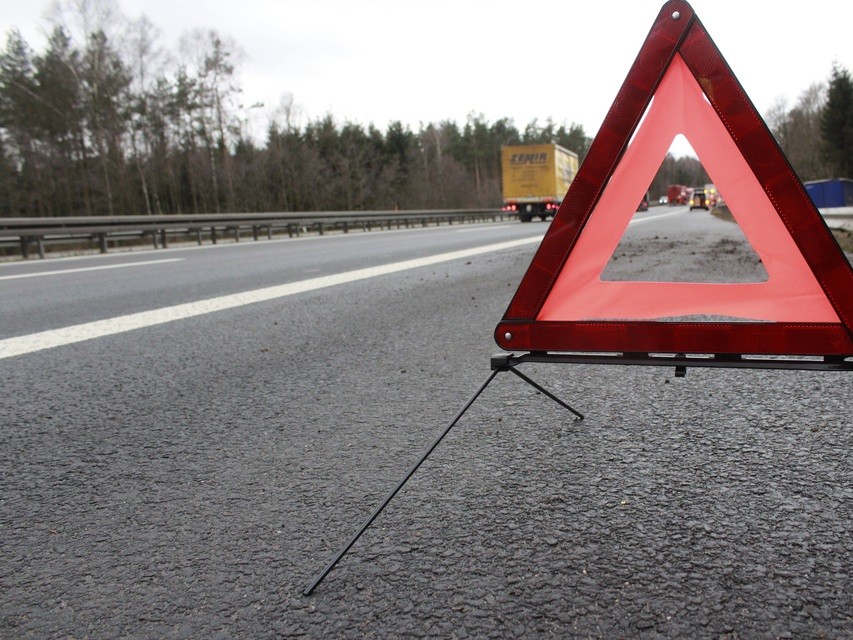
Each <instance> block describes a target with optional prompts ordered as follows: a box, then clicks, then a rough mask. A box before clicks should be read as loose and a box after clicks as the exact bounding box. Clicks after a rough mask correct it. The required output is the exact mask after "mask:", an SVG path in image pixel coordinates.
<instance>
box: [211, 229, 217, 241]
mask: <svg viewBox="0 0 853 640" xmlns="http://www.w3.org/2000/svg"><path fill="white" fill-rule="evenodd" d="M210 241H211V242H212V243H213V244H216V227H210Z"/></svg>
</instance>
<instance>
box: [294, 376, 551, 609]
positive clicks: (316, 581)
mask: <svg viewBox="0 0 853 640" xmlns="http://www.w3.org/2000/svg"><path fill="white" fill-rule="evenodd" d="M502 370H503V369H493V370H492V371H491V372H490V373H489V376H488V378H486V380H485V381H484V382H483V383H482V384H481V385H480V387H479V388H478V389H477V391H476V392H474V395H472V396H471V398H470V399H469V400H468V402H466V403H465V406H464V407H462V409H461V410H460V411H459V413H457V414H456V417H455V418H453V420H452V422H451V423H450V424H449V425H447V428H446V429H445V430H444V431H443V432H442V433H441V435H439V436H438V437H437V438H436V439H435V440H434V441H433V443H432V444H431V445H430V446H429V447H428V448H427V450H426V451H424V453H423V454H422V455H421V457H420V459H419V460H418V461H417V462H416V463H415V464H414V465H412V467H411V468H410V469H409V470H408V471H407V472H406V475H405V476H403V478H402V479H401V480H400V481H399V482H398V483H397V486H396V487H394V489H393V490H392V491H391V493H389V494H388V495H387V496H386V497H385V499H384V500H383V501H382V504H380V505H379V506H378V507H377V508H376V509H375V510H374V511H373V513H371V514H370V516H369V517H368V518H367V520H365V521H364V524H362V525H361V527H360V528H359V530H358V531H356V532H355V534H354V535H353V536H352V537H351V538H350V539H349V540H348V541H347V543H346V544H345V545H344V546H343V547H342V548H341V550H340V551H339V552H338V554H337V555H336V556H335V557H334V558H333V559H332V561H331V562H329V564H327V565H326V567H325V568H324V569H323V570H322V571H321V572H320V573H319V574H318V575H317V577H316V578H315V579H314V581H313V582H312V583H311V585H310V586H309V587H308V588H307V589H305V591H303V592H302V593H303V595H306V596H310V595H311V593H312V592H313V591H314V589H316V588H317V586H318V585H319V584H320V583H321V582H322V581H323V580H324V579H325V577H326V576H327V575H329V573H330V572H331V571H332V569H334V568H335V565H337V564H338V562H340V560H341V558H343V557H344V555H346V552H347V551H349V550H350V547H352V546H353V545H354V544H355V543H356V541H357V540H358V539H359V538H360V537H361V534H363V533H364V532H365V531H366V530H367V528H368V527H369V526H370V525H371V524H372V523H373V521H374V520H376V518H377V517H378V516H379V514H380V513H382V511H383V510H384V509H385V507H387V506H388V503H389V502H391V500H392V499H393V498H394V496H396V495H397V493H398V492H399V491H400V489H402V488H403V485H405V484H406V482H408V481H409V478H411V477H412V476H413V475H414V473H415V471H417V470H418V468H419V467H420V466H421V465H422V464H423V463H424V461H425V460H426V459H427V458H428V457H429V455H430V454H431V453H432V452H433V451H434V450H435V448H436V447H437V446H438V445H439V444H440V443H441V441H442V440H444V437H445V436H446V435H447V434H448V433H450V430H451V429H452V428H453V427H454V426H455V425H456V423H457V422H459V420H460V419H461V418H462V416H463V415H465V412H466V411H468V409H469V408H470V407H471V405H472V404H474V401H475V400H476V399H477V398H479V397H480V394H481V393H483V391H485V389H486V387H488V386H489V383H491V381H492V380H494V379H495V376H496V375H498V373H500V372H501V371H502ZM546 393H547V392H546ZM558 402H559V400H558ZM561 404H562V403H561Z"/></svg>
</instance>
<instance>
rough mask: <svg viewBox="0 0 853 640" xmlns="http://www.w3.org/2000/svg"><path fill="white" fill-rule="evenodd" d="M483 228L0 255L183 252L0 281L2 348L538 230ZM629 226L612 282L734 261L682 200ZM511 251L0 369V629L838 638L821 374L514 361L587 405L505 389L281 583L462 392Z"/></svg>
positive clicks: (508, 383)
mask: <svg viewBox="0 0 853 640" xmlns="http://www.w3.org/2000/svg"><path fill="white" fill-rule="evenodd" d="M656 213H669V211H666V212H664V211H659V210H658V211H655V210H652V211H650V212H648V215H649V216H651V215H654V214H656ZM673 213H674V212H673ZM658 224H659V225H660V226H657V227H655V226H654V225H658ZM486 227H488V225H487V226H484V227H483V228H482V231H481V230H479V229H474V228H473V227H460V228H458V229H447V228H442V229H441V233H440V234H436V235H433V233H434V232H435V231H438V230H428V231H417V232H414V231H413V232H408V233H406V232H400V233H396V232H394V233H386V234H384V235H379V234H376V235H375V237H374V239H373V240H371V242H376V243H377V244H376V245H375V246H374V249H373V251H375V252H389V253H388V255H380V256H378V257H376V256H374V257H371V255H370V254H371V252H370V251H367V250H366V246H367V245H360V248H354V249H352V252H350V250H349V249H347V248H346V247H347V246H348V245H349V244H350V243H354V244H356V243H359V242H367V241H368V240H369V238H368V235H364V236H356V235H353V236H352V237H351V238H341V239H338V238H328V239H326V238H322V239H317V240H311V241H299V242H294V243H292V244H288V243H287V242H282V243H267V242H259V243H245V245H244V244H242V243H241V244H240V245H239V246H217V247H216V248H214V249H202V250H193V251H190V250H175V251H172V250H169V251H159V252H148V253H146V254H140V255H136V254H134V255H130V254H122V255H116V256H108V257H107V258H100V257H96V258H80V259H75V260H69V261H61V262H60V261H49V262H48V263H42V262H39V263H35V262H33V263H28V264H25V265H4V266H3V267H2V269H0V275H11V274H15V273H21V272H24V271H28V272H35V271H37V270H39V269H42V270H55V269H58V268H62V267H63V266H67V267H73V268H75V269H76V268H85V267H89V266H98V265H106V264H112V263H116V264H117V263H125V262H134V261H140V262H142V261H150V260H153V259H171V258H181V261H180V262H173V263H163V264H149V265H146V266H138V267H123V268H121V269H117V270H114V271H110V270H99V271H79V272H76V273H69V274H66V275H63V276H60V275H49V276H48V275H45V276H39V277H33V278H30V279H25V278H18V279H7V280H0V292H2V295H3V298H2V299H3V301H4V303H3V314H4V324H5V321H6V320H9V319H14V322H15V323H17V325H18V326H17V328H16V329H15V330H14V331H10V332H9V333H7V334H5V335H6V336H10V335H17V336H20V335H22V333H26V332H27V331H29V330H30V329H28V325H27V318H26V317H25V316H26V315H27V314H33V315H39V314H44V315H46V316H48V317H47V318H41V317H39V318H36V317H33V318H32V323H33V324H32V326H33V327H39V328H40V329H54V328H57V327H62V326H66V324H65V323H70V322H86V321H90V320H94V319H103V318H109V317H114V316H117V315H121V314H126V313H129V312H134V311H141V310H150V309H154V308H160V307H163V306H168V305H176V304H183V303H187V302H190V301H193V300H198V299H203V298H209V297H211V296H220V295H231V294H235V293H239V292H245V291H250V290H254V289H255V288H257V287H258V286H276V285H281V284H287V283H288V282H290V283H292V282H297V281H303V280H306V279H310V278H314V277H318V276H324V275H330V274H331V273H338V272H340V271H346V270H352V269H354V268H356V269H357V268H363V267H365V266H368V265H376V264H387V263H388V262H394V261H399V260H401V259H406V258H408V257H410V255H412V252H414V253H417V252H420V254H419V255H421V256H423V255H428V254H434V253H436V252H442V251H445V250H446V249H448V248H449V249H452V250H458V249H460V248H471V247H475V246H482V245H483V244H492V243H496V242H504V241H508V240H512V239H519V238H523V237H525V236H528V237H532V236H534V235H536V234H538V233H541V232H542V231H543V230H544V228H545V226H544V225H543V224H541V223H531V224H530V225H522V224H520V223H517V224H512V225H495V227H494V228H489V229H487V228H486ZM696 229H702V230H703V231H702V233H701V234H699V235H701V237H702V239H703V243H704V244H703V243H699V244H697V243H696V242H695V241H696V235H697V234H696ZM445 234H446V235H445ZM431 235H433V237H432V241H433V242H434V245H433V246H430V242H429V236H431ZM415 236H417V237H415ZM720 239H726V240H727V242H726V244H725V245H724V246H725V248H726V252H724V253H722V254H720V253H719V252H715V251H714V248H715V246H716V245H717V242H718V240H720ZM422 240H423V241H424V242H425V245H424V246H421V245H420V244H419V243H420V242H421V241H422ZM435 241H437V242H435ZM626 241H627V244H625V245H624V246H622V247H621V248H620V249H619V250H618V252H617V253H618V255H619V259H618V260H617V261H616V262H617V263H618V267H619V271H617V272H616V273H617V275H620V274H621V275H620V277H622V276H625V274H630V273H635V272H641V271H643V270H644V268H643V267H644V265H646V266H648V267H652V268H653V269H655V270H657V272H658V273H660V274H661V277H664V276H666V273H667V270H670V272H672V273H675V272H678V273H682V272H683V271H684V270H688V269H691V268H695V269H696V270H697V271H704V272H709V271H710V272H711V275H713V276H714V277H721V274H723V273H724V271H725V269H724V267H727V266H732V265H735V266H738V265H740V266H748V265H749V262H748V260H747V258H748V256H749V252H748V251H746V250H742V249H738V248H737V247H736V246H734V245H732V244H730V243H735V244H737V235H736V234H734V233H733V229H732V226H731V225H728V223H725V222H722V221H719V220H716V219H714V218H712V217H711V216H709V215H706V214H705V213H704V212H691V213H690V214H689V215H688V214H686V213H685V214H684V215H673V216H669V217H665V218H659V219H657V220H655V221H651V220H650V221H649V222H648V223H640V224H635V225H633V226H632V227H631V228H630V231H629V236H628V237H627V238H626ZM644 242H645V243H654V244H652V248H653V255H651V256H645V257H643V256H641V255H640V254H639V253H640V252H639V251H638V249H639V245H641V244H642V243H644ZM407 243H412V244H411V245H409V246H408V247H407V248H401V249H399V250H398V248H397V245H400V246H401V247H405V245H406V244H407ZM264 245H267V246H264ZM535 246H536V244H535V243H531V244H526V245H522V246H518V247H516V248H513V249H506V250H501V251H497V252H492V253H483V254H479V255H474V256H471V257H470V258H464V259H458V260H451V261H447V262H442V263H438V264H433V265H430V266H427V267H423V268H415V269H409V270H406V271H401V272H397V273H394V274H391V275H387V276H380V277H375V278H368V279H362V280H358V281H354V282H349V283H347V284H342V285H340V286H335V287H328V288H325V289H318V290H313V291H308V292H305V293H303V294H298V295H290V296H286V297H280V298H276V299H274V300H269V301H266V302H263V303H257V304H249V305H245V306H240V307H234V308H229V309H226V310H223V311H219V312H214V313H209V314H205V315H199V316H194V317H191V318H187V319H186V320H180V321H176V322H171V323H168V324H162V325H152V326H149V327H144V328H140V329H137V330H134V331H128V332H125V333H121V334H115V335H109V336H104V337H102V338H99V339H95V340H89V341H86V342H80V343H76V344H72V345H67V346H63V347H57V348H53V349H48V350H43V351H38V352H34V353H29V354H26V355H21V356H17V357H12V358H7V359H4V360H0V379H2V380H3V394H2V397H0V545H2V548H0V596H1V597H0V636H3V637H59V636H88V637H104V638H106V637H134V638H135V637H139V638H142V637H214V636H219V637H255V638H266V637H269V638H273V637H294V636H304V637H310V638H328V637H364V636H366V637H404V636H405V637H436V636H440V637H451V636H452V635H454V634H456V635H457V636H462V635H464V634H467V635H469V636H472V637H501V638H506V637H531V636H538V635H549V634H550V635H555V636H557V637H572V636H575V637H577V636H580V637H590V636H596V637H644V636H649V637H651V636H655V635H658V636H668V637H695V636H706V635H707V636H725V635H729V636H733V635H735V634H737V635H738V636H755V635H760V636H765V635H766V636H773V637H778V636H785V635H791V636H793V637H820V636H825V637H846V636H850V635H851V634H853V622H851V619H850V616H849V612H850V611H851V610H853V601H851V597H853V596H851V590H850V589H849V585H850V583H851V575H853V566H851V560H850V558H851V551H853V539H851V529H850V521H851V511H850V504H851V502H850V501H851V496H853V486H851V477H853V471H851V466H850V465H851V463H850V460H849V451H850V446H851V444H853V441H851V437H853V435H851V432H850V420H849V411H850V407H851V406H853V389H851V385H850V384H849V381H848V380H847V379H846V378H845V377H843V375H841V374H818V373H807V372H803V373H792V372H781V373H780V372H764V371H759V372H755V371H712V370H692V369H691V370H690V371H689V372H688V374H687V377H686V378H675V377H674V376H673V372H672V371H670V370H667V369H649V368H642V367H638V368H628V367H587V366H576V367H556V366H537V367H531V368H530V369H526V370H525V372H526V373H528V374H529V375H531V376H533V377H534V378H535V379H536V380H538V381H539V382H541V383H543V384H544V385H545V386H546V387H548V388H549V389H551V390H553V391H555V392H556V393H557V394H558V395H559V396H560V397H562V398H563V399H565V400H566V401H568V402H570V403H571V404H572V405H574V406H576V407H577V408H578V409H580V410H581V411H582V412H583V413H584V414H585V415H586V419H585V420H584V421H583V422H580V423H575V422H572V421H571V420H570V416H568V415H567V412H565V410H563V409H562V408H560V407H559V406H557V405H556V404H553V403H550V402H549V401H548V400H547V399H546V398H544V397H542V396H541V395H538V394H536V393H535V392H534V391H533V390H531V389H530V388H528V387H526V386H525V385H524V384H523V383H521V382H520V381H518V380H516V379H514V378H511V377H509V376H499V377H498V378H497V379H496V380H495V382H494V383H493V384H492V386H491V387H490V388H489V389H488V390H487V391H486V393H485V394H484V396H483V397H482V398H481V399H480V400H479V401H478V402H477V403H476V404H475V405H474V407H472V409H471V411H470V412H469V414H467V415H466V417H465V418H464V419H463V421H462V422H461V423H460V424H459V425H458V426H457V427H456V428H455V429H454V431H453V432H452V433H451V435H450V436H449V437H448V439H447V441H446V442H445V443H443V444H442V446H441V447H439V449H438V450H436V452H435V453H434V454H433V456H432V457H431V459H430V460H429V461H428V462H427V463H426V464H425V465H424V467H423V468H422V469H421V470H420V471H419V472H418V474H416V475H415V477H414V478H413V479H412V481H411V482H410V484H409V485H407V487H406V489H405V490H404V491H403V492H401V494H400V495H398V496H397V498H396V499H395V501H394V502H393V503H392V504H391V506H390V507H389V508H388V510H387V511H386V512H385V513H384V514H383V515H382V516H381V518H380V520H378V521H377V522H376V523H375V525H374V527H373V528H371V530H369V531H368V532H367V533H366V534H365V536H364V537H363V538H362V540H361V541H359V543H358V544H357V545H356V546H355V547H354V548H353V549H352V551H351V553H350V554H349V555H348V556H347V557H346V558H345V559H344V561H343V562H342V563H341V564H340V565H339V567H338V568H337V569H336V570H335V571H334V572H333V573H332V574H331V575H330V576H329V578H328V579H327V581H326V582H325V583H324V584H323V585H321V587H320V588H319V589H318V590H317V591H316V592H315V594H314V595H313V596H312V597H310V598H304V597H302V596H301V591H302V589H304V588H305V586H306V585H307V584H308V583H309V582H310V580H311V578H313V577H314V575H315V574H316V572H317V571H319V570H320V569H321V568H322V566H323V565H324V564H325V562H326V561H328V560H329V559H330V557H331V555H332V554H333V553H334V552H335V551H337V549H338V548H339V546H340V545H341V544H342V543H343V542H344V540H345V539H346V538H347V537H348V536H349V535H350V534H352V533H353V531H354V530H355V528H356V526H357V525H358V524H359V523H360V522H361V521H362V520H363V518H364V517H365V516H366V515H367V514H368V513H369V511H370V510H371V509H372V508H373V507H374V506H375V505H376V504H377V502H378V501H379V500H380V499H381V498H382V497H383V496H384V494H385V493H386V492H387V491H388V490H389V489H390V488H391V487H392V486H393V484H394V483H395V482H396V481H397V479H399V477H400V476H401V475H402V474H403V473H404V471H405V470H406V469H407V468H408V466H409V465H410V464H411V463H412V462H414V459H415V458H416V456H417V455H418V453H419V452H420V451H421V450H422V449H423V448H424V447H425V446H426V445H427V444H428V443H429V442H430V441H431V440H432V438H433V437H434V436H435V435H437V433H438V431H440V429H441V428H443V426H444V425H445V424H446V423H447V421H448V420H449V419H450V418H451V417H452V416H453V415H454V414H455V412H456V410H457V409H458V408H459V407H461V405H462V404H463V402H464V401H465V400H466V399H467V397H468V396H469V394H470V393H471V392H472V391H473V390H474V388H476V386H477V384H479V383H480V382H481V381H482V380H483V379H484V378H485V376H486V374H487V373H488V358H489V356H490V355H491V354H492V353H493V352H495V351H496V350H497V349H496V347H495V345H494V342H493V340H492V336H491V331H492V329H493V327H494V325H495V323H496V322H497V321H498V320H499V318H500V316H501V314H502V313H503V310H504V308H505V307H506V304H507V303H508V302H509V299H510V297H511V295H512V293H513V292H514V291H515V287H516V286H517V284H518V281H519V279H520V278H521V276H522V274H523V273H524V270H525V269H526V267H527V265H528V263H529V260H530V257H531V255H532V253H533V251H534V249H535ZM412 247H421V248H412ZM706 250H707V251H706ZM256 251H257V252H261V253H264V257H263V259H261V258H259V257H257V255H256V254H255V253H254V252H256ZM265 252H269V254H266V253H265ZM297 254H298V255H299V256H300V257H299V258H298V259H297V258H296V255H297ZM285 255H286V257H285ZM196 256H198V257H196ZM741 258H744V259H741ZM196 260H198V261H199V262H195V261H196ZM326 261H329V262H331V263H332V264H331V265H330V266H329V267H328V270H324V269H326V266H325V264H326ZM220 262H225V263H227V264H226V265H224V266H223V265H220ZM193 263H194V264H193ZM45 265H47V268H46V267H45ZM286 265H290V266H286ZM691 265H697V266H691ZM160 269H162V270H163V271H158V270H160ZM315 269H320V271H319V272H317V271H313V270H315ZM152 270H153V271H152ZM623 270H624V271H623ZM173 273H175V275H174V276H173V275H170V274H173ZM106 274H109V277H108V278H106V277H105V276H106ZM707 277H710V276H707ZM192 278H197V280H198V282H197V283H194V281H193V280H192ZM25 283H26V284H27V286H28V287H30V288H33V287H37V289H36V291H35V292H31V293H30V294H25V293H23V291H25V289H26V288H25V287H23V286H22V285H24V284H25ZM190 283H193V284H190ZM98 291H100V292H101V293H102V295H101V296H99V295H98ZM10 292H14V294H13V295H12V296H11V297H7V294H10ZM28 295H33V296H35V298H36V300H35V301H33V302H27V296H28ZM80 295H84V296H85V297H86V298H87V300H90V301H94V302H92V303H91V304H94V305H96V308H95V309H94V310H92V309H89V308H88V307H87V304H86V303H83V302H75V300H76V299H77V297H79V296H80ZM53 296H59V297H60V299H61V300H62V303H61V304H60V303H57V304H56V305H55V307H50V306H49V305H47V303H46V301H48V300H50V299H51V298H52V297H53ZM102 297H104V298H108V300H107V301H106V302H102V303H98V302H97V301H98V300H100V298H102ZM140 298H144V299H143V300H140ZM10 300H14V301H15V304H16V305H17V304H21V305H27V304H31V305H32V306H30V307H26V306H25V309H26V313H22V312H19V311H15V310H9V309H7V304H11V302H9V301H10ZM66 304H67V305H68V307H69V308H67V309H66V308H63V307H64V306H65V305H66ZM98 304H100V306H97V305H98ZM4 331H5V327H4Z"/></svg>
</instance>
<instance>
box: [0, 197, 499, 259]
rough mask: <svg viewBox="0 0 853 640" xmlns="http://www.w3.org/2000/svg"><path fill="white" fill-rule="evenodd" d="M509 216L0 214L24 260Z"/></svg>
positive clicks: (7, 239) (1, 237)
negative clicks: (67, 250)
mask: <svg viewBox="0 0 853 640" xmlns="http://www.w3.org/2000/svg"><path fill="white" fill-rule="evenodd" d="M505 217H509V214H507V213H506V212H502V211H500V210H497V209H437V210H436V209H430V210H408V211H322V212H316V211H313V212H295V213H294V212H282V213H233V214H229V213H222V214H187V215H162V216H113V217H106V216H104V217H101V216H79V217H67V218H0V247H2V246H4V245H5V246H7V247H8V246H12V247H17V248H19V250H20V255H21V257H22V258H24V259H27V258H29V257H30V254H31V250H32V248H35V249H36V251H37V253H38V255H39V257H41V258H44V257H45V255H46V247H48V246H56V245H63V244H64V245H66V246H67V245H70V244H81V243H82V244H86V245H89V244H91V245H92V246H93V248H94V247H97V249H98V250H100V252H101V253H107V252H108V250H109V248H110V243H113V245H114V246H118V243H121V242H124V243H127V242H128V241H131V242H136V243H139V242H146V241H149V242H151V243H152V244H153V246H154V248H155V249H157V248H159V247H168V246H169V242H170V241H173V240H175V239H176V238H178V237H181V238H182V239H187V238H188V237H194V238H195V241H196V242H197V243H198V244H199V245H201V244H203V242H204V240H205V238H207V239H209V240H210V242H212V243H213V244H216V242H217V240H218V239H219V238H220V237H226V236H233V238H234V240H235V241H237V242H239V240H240V238H241V237H243V236H248V235H249V234H251V237H252V238H253V239H254V240H258V239H259V238H260V237H261V235H262V234H263V235H266V236H267V238H270V239H271V238H272V237H273V235H274V234H284V233H287V235H288V237H291V238H292V237H294V236H297V237H298V236H299V235H301V234H302V233H310V232H314V233H318V234H319V235H323V234H325V233H326V232H327V231H339V232H343V233H348V232H349V231H350V230H351V229H360V230H363V231H372V230H373V229H392V228H394V227H395V226H396V228H398V229H400V228H404V227H405V228H410V227H413V226H414V227H416V226H423V227H426V226H429V225H433V224H434V225H439V224H442V223H447V224H454V223H460V224H461V223H466V222H485V221H489V220H491V221H495V220H498V219H500V220H503V219H504V218H505Z"/></svg>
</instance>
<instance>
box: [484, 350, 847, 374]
mask: <svg viewBox="0 0 853 640" xmlns="http://www.w3.org/2000/svg"><path fill="white" fill-rule="evenodd" d="M496 359H500V361H501V362H504V363H505V366H507V367H510V368H511V367H516V366H518V365H520V364H524V363H525V362H538V363H546V364H611V365H612V364H619V365H636V366H643V367H675V368H676V375H678V376H679V377H681V376H683V375H684V373H685V371H686V369H687V367H709V368H718V369H783V370H796V371H853V358H845V357H844V356H822V357H773V358H768V357H762V356H752V355H740V354H731V353H717V354H684V353H641V352H622V353H553V352H550V351H531V352H530V353H523V354H521V355H515V354H512V353H509V354H501V355H498V356H493V358H492V362H493V363H494V361H495V360H496ZM493 366H494V365H493ZM516 373H517V372H516Z"/></svg>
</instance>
